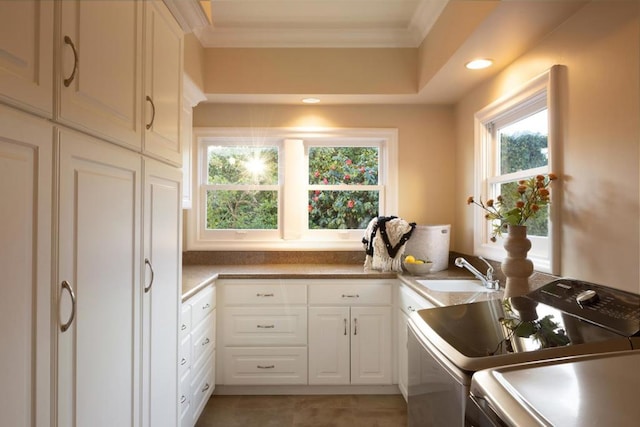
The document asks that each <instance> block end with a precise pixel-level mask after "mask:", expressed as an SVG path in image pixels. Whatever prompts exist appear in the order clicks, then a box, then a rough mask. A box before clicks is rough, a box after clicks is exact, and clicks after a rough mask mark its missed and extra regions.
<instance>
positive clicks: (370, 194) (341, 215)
mask: <svg viewBox="0 0 640 427" xmlns="http://www.w3.org/2000/svg"><path fill="white" fill-rule="evenodd" d="M379 198H380V194H379V192H378V191H323V190H312V191H309V205H308V209H309V229H310V230H318V229H329V230H336V229H349V230H358V229H365V228H367V224H369V221H371V219H372V218H374V217H376V216H378V206H379Z"/></svg>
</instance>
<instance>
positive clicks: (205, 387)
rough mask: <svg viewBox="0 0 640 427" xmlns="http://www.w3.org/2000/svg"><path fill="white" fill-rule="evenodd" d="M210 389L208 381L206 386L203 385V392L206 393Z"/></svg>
mask: <svg viewBox="0 0 640 427" xmlns="http://www.w3.org/2000/svg"><path fill="white" fill-rule="evenodd" d="M207 390H209V383H206V384H205V385H204V387H202V392H203V393H204V392H205V391H207Z"/></svg>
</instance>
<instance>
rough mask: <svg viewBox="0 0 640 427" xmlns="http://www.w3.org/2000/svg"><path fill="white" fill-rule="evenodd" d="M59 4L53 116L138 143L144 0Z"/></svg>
mask: <svg viewBox="0 0 640 427" xmlns="http://www.w3.org/2000/svg"><path fill="white" fill-rule="evenodd" d="M60 5H61V29H60V34H59V35H58V38H57V49H58V50H59V52H60V55H59V56H60V59H59V66H58V69H59V72H58V75H57V77H56V86H57V87H58V88H59V95H60V96H59V99H58V100H57V119H58V120H59V121H61V122H63V123H66V124H68V125H70V126H72V127H74V128H76V129H81V130H83V131H85V132H89V133H91V134H93V135H97V136H99V137H101V138H104V139H106V140H109V141H113V142H115V143H118V144H122V145H125V146H127V147H130V148H132V149H136V150H140V149H141V145H142V119H141V111H142V86H141V83H142V68H141V65H142V55H141V53H140V52H142V49H141V46H142V2H139V1H83V0H65V1H62V2H60Z"/></svg>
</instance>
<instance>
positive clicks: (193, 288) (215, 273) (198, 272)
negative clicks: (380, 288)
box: [182, 264, 503, 306]
mask: <svg viewBox="0 0 640 427" xmlns="http://www.w3.org/2000/svg"><path fill="white" fill-rule="evenodd" d="M396 278H398V279H400V280H401V281H402V282H403V283H405V284H407V285H408V286H410V287H411V288H412V289H413V290H415V291H416V292H418V293H419V294H420V295H422V296H424V297H425V298H427V299H428V300H429V301H431V302H433V303H434V304H435V305H439V306H445V305H455V304H465V303H468V302H473V301H484V300H488V299H496V298H501V297H502V295H503V292H502V291H498V292H436V291H432V290H430V289H428V288H426V287H424V286H422V285H420V284H419V283H418V282H417V281H416V279H438V280H443V279H473V278H474V277H473V276H472V275H471V274H470V273H468V272H467V271H466V270H462V269H460V268H457V267H450V268H449V269H447V270H443V271H438V272H434V273H429V274H426V275H421V276H413V275H410V274H408V273H402V274H399V273H396V272H380V271H369V272H365V271H364V269H363V266H362V265H361V264H257V265H184V266H183V267H182V300H183V301H186V300H187V299H188V298H190V297H191V296H193V295H194V294H196V293H197V292H198V291H199V290H200V289H201V288H202V287H204V286H206V285H208V284H209V283H211V282H212V281H214V280H216V279H396Z"/></svg>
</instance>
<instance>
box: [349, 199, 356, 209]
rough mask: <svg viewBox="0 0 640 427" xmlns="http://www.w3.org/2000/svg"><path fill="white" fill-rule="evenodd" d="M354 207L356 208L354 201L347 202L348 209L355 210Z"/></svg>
mask: <svg viewBox="0 0 640 427" xmlns="http://www.w3.org/2000/svg"><path fill="white" fill-rule="evenodd" d="M354 206H355V202H354V201H353V200H349V201H348V202H347V207H348V208H349V209H351V208H353V207H354Z"/></svg>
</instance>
